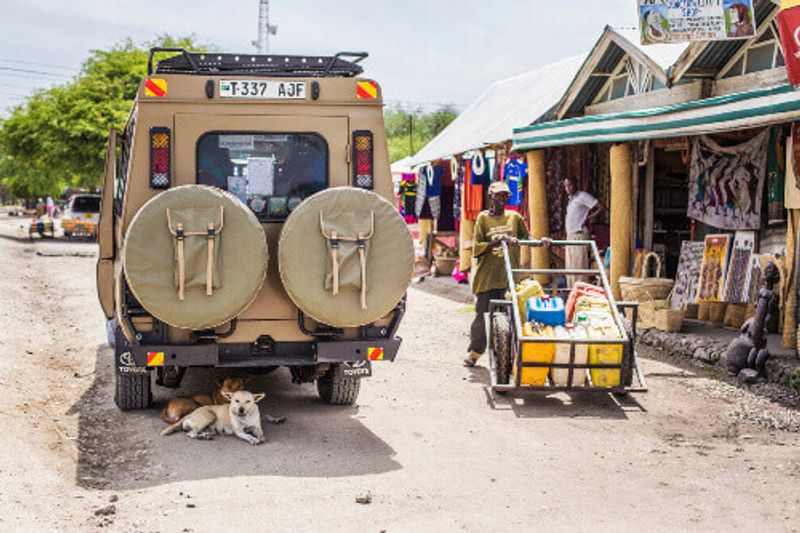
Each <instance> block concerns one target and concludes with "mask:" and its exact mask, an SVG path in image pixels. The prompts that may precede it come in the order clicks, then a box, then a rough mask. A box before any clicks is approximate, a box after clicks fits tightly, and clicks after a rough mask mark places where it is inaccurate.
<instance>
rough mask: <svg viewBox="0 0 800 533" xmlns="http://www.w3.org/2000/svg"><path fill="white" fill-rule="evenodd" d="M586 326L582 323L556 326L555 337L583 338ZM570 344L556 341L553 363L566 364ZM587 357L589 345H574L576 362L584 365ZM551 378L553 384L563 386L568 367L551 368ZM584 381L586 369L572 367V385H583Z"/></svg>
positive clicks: (567, 374) (567, 377)
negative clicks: (564, 326)
mask: <svg viewBox="0 0 800 533" xmlns="http://www.w3.org/2000/svg"><path fill="white" fill-rule="evenodd" d="M586 336H587V335H586V328H585V327H584V326H583V325H577V326H572V325H571V324H568V325H567V326H566V328H563V327H558V328H556V338H558V339H585V338H586ZM570 346H571V345H570V344H565V343H564V344H562V343H556V355H555V358H554V359H553V362H554V363H560V364H568V363H569V352H570ZM588 357H589V346H588V345H586V344H576V345H575V360H574V362H575V363H576V364H581V365H585V364H586V361H587V360H588ZM551 378H552V380H553V384H554V385H556V386H558V387H564V386H566V385H567V383H568V382H569V369H568V368H553V369H552V371H551ZM585 383H586V369H585V368H574V369H573V371H572V382H571V383H570V385H571V386H573V387H583V386H584V384H585Z"/></svg>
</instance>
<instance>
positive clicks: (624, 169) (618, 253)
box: [610, 143, 633, 300]
mask: <svg viewBox="0 0 800 533" xmlns="http://www.w3.org/2000/svg"><path fill="white" fill-rule="evenodd" d="M610 156H611V157H610V166H611V217H610V218H611V280H610V281H611V291H612V292H613V293H614V298H616V299H617V300H619V299H621V297H622V296H621V294H620V291H619V278H620V276H627V275H628V274H629V272H630V268H631V241H632V235H633V221H632V219H631V213H633V195H632V189H633V186H632V181H631V174H632V170H633V167H632V162H631V146H630V144H628V143H621V144H616V145H614V146H612V147H611V154H610Z"/></svg>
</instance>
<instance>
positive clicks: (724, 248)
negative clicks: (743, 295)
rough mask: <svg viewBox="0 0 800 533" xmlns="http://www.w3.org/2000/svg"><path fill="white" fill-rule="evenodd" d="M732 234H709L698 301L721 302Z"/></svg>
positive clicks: (701, 270) (701, 272)
mask: <svg viewBox="0 0 800 533" xmlns="http://www.w3.org/2000/svg"><path fill="white" fill-rule="evenodd" d="M730 238H731V237H730V235H727V234H724V235H707V236H706V239H705V250H704V251H703V266H702V268H701V269H700V288H699V290H698V292H697V301H698V302H721V301H722V297H723V288H724V287H725V274H726V272H727V269H728V248H729V247H730Z"/></svg>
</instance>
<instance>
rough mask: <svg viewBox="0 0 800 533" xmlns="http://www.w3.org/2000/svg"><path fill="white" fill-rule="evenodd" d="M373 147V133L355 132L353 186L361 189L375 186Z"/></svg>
mask: <svg viewBox="0 0 800 533" xmlns="http://www.w3.org/2000/svg"><path fill="white" fill-rule="evenodd" d="M372 147H373V145H372V132H371V131H354V132H353V185H355V186H356V187H360V188H361V189H372V187H373V186H374V182H375V179H374V172H373V159H372V151H373V150H372Z"/></svg>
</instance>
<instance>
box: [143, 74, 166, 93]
mask: <svg viewBox="0 0 800 533" xmlns="http://www.w3.org/2000/svg"><path fill="white" fill-rule="evenodd" d="M144 95H145V96H159V97H160V96H166V95H167V80H164V79H161V78H147V79H146V80H144Z"/></svg>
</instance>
